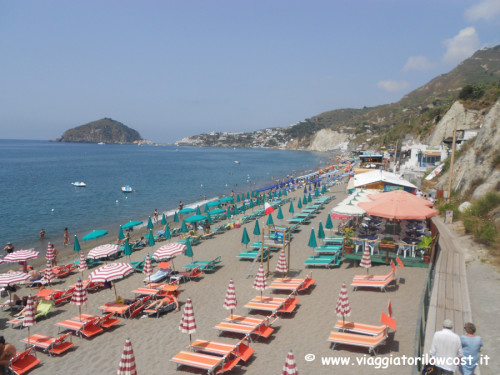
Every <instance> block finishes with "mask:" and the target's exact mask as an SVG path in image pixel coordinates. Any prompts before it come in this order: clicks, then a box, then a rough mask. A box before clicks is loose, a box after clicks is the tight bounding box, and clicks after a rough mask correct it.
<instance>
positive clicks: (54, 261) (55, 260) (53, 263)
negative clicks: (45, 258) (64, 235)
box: [49, 244, 59, 267]
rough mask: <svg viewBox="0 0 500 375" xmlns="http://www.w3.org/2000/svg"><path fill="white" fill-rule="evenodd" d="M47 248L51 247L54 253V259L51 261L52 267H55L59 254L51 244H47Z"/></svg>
mask: <svg viewBox="0 0 500 375" xmlns="http://www.w3.org/2000/svg"><path fill="white" fill-rule="evenodd" d="M49 246H52V251H53V252H54V258H53V259H52V260H51V263H52V267H54V266H57V255H58V254H59V251H58V250H57V249H56V247H55V246H54V245H52V244H49Z"/></svg>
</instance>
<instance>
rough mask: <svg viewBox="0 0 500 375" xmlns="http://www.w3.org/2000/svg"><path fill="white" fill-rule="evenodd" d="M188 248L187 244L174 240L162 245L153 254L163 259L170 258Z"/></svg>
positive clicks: (154, 257)
mask: <svg viewBox="0 0 500 375" xmlns="http://www.w3.org/2000/svg"><path fill="white" fill-rule="evenodd" d="M186 249H187V246H186V245H184V244H182V243H179V242H172V243H169V244H167V245H163V246H160V247H159V248H158V249H157V250H156V251H155V253H154V254H153V259H155V260H162V259H170V258H172V257H174V256H176V255H177V254H182V253H183V252H185V251H186Z"/></svg>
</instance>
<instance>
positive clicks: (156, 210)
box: [153, 208, 158, 223]
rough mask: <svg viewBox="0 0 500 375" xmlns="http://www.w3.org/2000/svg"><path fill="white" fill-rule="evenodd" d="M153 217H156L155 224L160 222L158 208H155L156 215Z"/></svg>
mask: <svg viewBox="0 0 500 375" xmlns="http://www.w3.org/2000/svg"><path fill="white" fill-rule="evenodd" d="M153 216H154V220H155V223H157V222H158V209H157V208H155V213H154V215H153Z"/></svg>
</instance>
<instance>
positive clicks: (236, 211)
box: [234, 203, 240, 215]
mask: <svg viewBox="0 0 500 375" xmlns="http://www.w3.org/2000/svg"><path fill="white" fill-rule="evenodd" d="M239 213H240V209H239V208H238V205H237V204H236V203H235V204H234V214H235V215H238V214H239Z"/></svg>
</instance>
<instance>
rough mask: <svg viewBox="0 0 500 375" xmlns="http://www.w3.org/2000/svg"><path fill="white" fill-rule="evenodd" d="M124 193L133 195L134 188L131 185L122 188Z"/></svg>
mask: <svg viewBox="0 0 500 375" xmlns="http://www.w3.org/2000/svg"><path fill="white" fill-rule="evenodd" d="M122 191H123V192H124V193H131V192H133V190H132V186H130V185H125V186H122Z"/></svg>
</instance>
